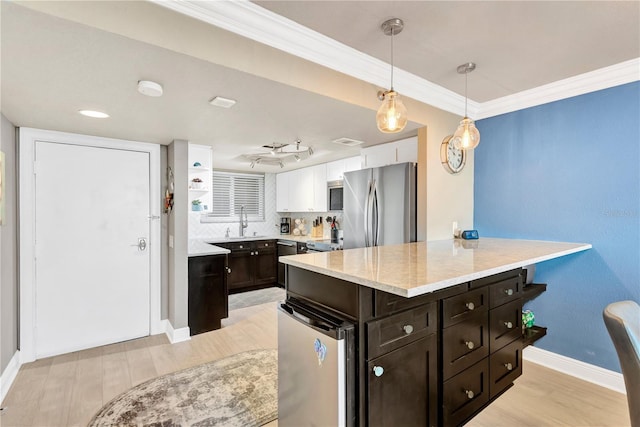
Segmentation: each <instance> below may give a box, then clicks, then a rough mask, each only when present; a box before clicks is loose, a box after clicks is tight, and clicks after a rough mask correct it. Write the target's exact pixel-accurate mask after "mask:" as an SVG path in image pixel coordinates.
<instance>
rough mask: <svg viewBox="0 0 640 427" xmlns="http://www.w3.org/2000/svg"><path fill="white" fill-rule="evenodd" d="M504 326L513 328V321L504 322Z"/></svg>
mask: <svg viewBox="0 0 640 427" xmlns="http://www.w3.org/2000/svg"><path fill="white" fill-rule="evenodd" d="M504 326H506V327H507V329H511V328H513V323H511V322H504Z"/></svg>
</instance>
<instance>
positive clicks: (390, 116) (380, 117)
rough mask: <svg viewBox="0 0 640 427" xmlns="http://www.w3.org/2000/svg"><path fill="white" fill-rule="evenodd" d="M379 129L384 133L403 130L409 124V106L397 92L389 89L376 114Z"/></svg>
mask: <svg viewBox="0 0 640 427" xmlns="http://www.w3.org/2000/svg"><path fill="white" fill-rule="evenodd" d="M376 123H377V124H378V130H379V131H380V132H384V133H395V132H401V131H402V130H403V129H404V128H405V126H406V125H407V108H406V107H405V106H404V104H403V103H402V99H400V96H399V95H398V93H397V92H394V91H388V92H386V93H385V95H384V101H383V102H382V105H381V106H380V108H379V109H378V113H377V114H376Z"/></svg>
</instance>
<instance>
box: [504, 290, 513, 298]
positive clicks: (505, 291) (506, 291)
mask: <svg viewBox="0 0 640 427" xmlns="http://www.w3.org/2000/svg"><path fill="white" fill-rule="evenodd" d="M504 293H505V294H507V295H509V296H511V295H513V289H511V288H509V289H505V290H504Z"/></svg>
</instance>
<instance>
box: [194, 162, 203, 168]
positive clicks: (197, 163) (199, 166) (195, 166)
mask: <svg viewBox="0 0 640 427" xmlns="http://www.w3.org/2000/svg"><path fill="white" fill-rule="evenodd" d="M193 167H194V168H201V167H202V163H200V162H195V163H194V164H193Z"/></svg>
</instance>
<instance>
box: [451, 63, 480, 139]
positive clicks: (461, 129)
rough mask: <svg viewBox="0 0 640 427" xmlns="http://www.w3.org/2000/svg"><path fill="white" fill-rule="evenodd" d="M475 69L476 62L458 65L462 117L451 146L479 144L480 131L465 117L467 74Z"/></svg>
mask: <svg viewBox="0 0 640 427" xmlns="http://www.w3.org/2000/svg"><path fill="white" fill-rule="evenodd" d="M475 69H476V64H474V63H473V62H467V63H466V64H462V65H460V66H459V67H458V69H457V70H458V74H464V118H463V119H462V120H461V121H460V126H458V129H456V132H455V133H454V134H453V146H454V147H455V148H457V149H463V150H473V149H474V148H476V147H477V146H478V144H480V132H479V131H478V129H477V128H476V125H475V124H474V123H473V120H471V119H470V118H469V117H467V101H468V98H467V75H468V74H469V73H470V72H472V71H473V70H475Z"/></svg>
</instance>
